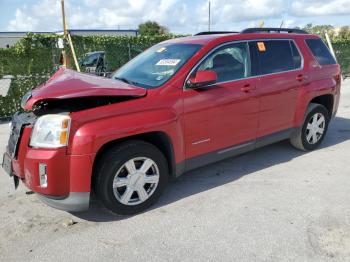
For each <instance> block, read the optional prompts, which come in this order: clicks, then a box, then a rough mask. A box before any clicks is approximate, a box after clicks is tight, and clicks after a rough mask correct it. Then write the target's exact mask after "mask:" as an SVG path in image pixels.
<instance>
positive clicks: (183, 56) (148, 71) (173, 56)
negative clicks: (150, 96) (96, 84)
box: [112, 43, 202, 89]
mask: <svg viewBox="0 0 350 262" xmlns="http://www.w3.org/2000/svg"><path fill="white" fill-rule="evenodd" d="M201 47H202V46H201V45H198V44H166V43H165V44H159V45H156V46H154V47H152V48H150V49H148V50H146V51H145V52H143V53H141V54H140V55H139V56H137V57H136V58H134V59H133V60H131V61H130V62H128V63H127V64H126V65H124V66H123V67H122V68H120V69H119V70H118V71H117V72H116V73H115V74H114V75H113V76H112V78H114V79H119V80H121V81H124V82H127V83H130V84H133V85H137V86H140V87H143V88H148V89H151V88H155V87H158V86H161V85H163V84H164V83H165V82H166V81H168V80H169V79H170V78H171V77H172V76H173V75H174V74H175V73H176V72H177V71H178V70H179V69H180V68H181V67H182V66H183V65H184V64H185V63H186V62H187V61H188V60H189V59H190V58H191V57H192V56H193V55H194V54H195V53H196V52H197V51H198V50H199V49H200V48H201Z"/></svg>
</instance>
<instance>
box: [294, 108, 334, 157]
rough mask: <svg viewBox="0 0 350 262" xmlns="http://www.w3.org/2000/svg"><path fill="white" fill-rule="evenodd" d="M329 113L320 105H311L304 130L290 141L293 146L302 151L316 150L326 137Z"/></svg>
mask: <svg viewBox="0 0 350 262" xmlns="http://www.w3.org/2000/svg"><path fill="white" fill-rule="evenodd" d="M328 124H329V112H328V110H327V109H326V108H325V107H324V106H323V105H319V104H310V106H309V108H308V111H307V113H306V117H305V120H304V124H303V126H302V128H301V129H300V130H299V131H298V132H297V133H296V134H295V135H294V136H293V137H292V138H291V139H290V142H291V144H292V145H293V146H294V147H296V148H298V149H301V150H304V151H310V150H314V149H316V148H317V147H318V146H319V145H320V144H321V142H322V140H323V138H324V137H325V135H326V132H327V129H328Z"/></svg>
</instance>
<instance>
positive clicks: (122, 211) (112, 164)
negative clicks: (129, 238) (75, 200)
mask: <svg viewBox="0 0 350 262" xmlns="http://www.w3.org/2000/svg"><path fill="white" fill-rule="evenodd" d="M140 157H145V158H149V159H151V160H153V161H154V163H155V164H156V165H157V168H158V170H159V181H158V185H157V186H156V188H155V190H154V191H153V193H152V194H151V195H150V196H149V198H148V199H147V200H145V201H144V202H142V203H140V204H137V205H126V204H123V203H121V202H120V201H119V200H118V199H117V197H116V195H115V191H114V190H113V180H114V178H115V176H116V174H117V172H118V170H120V169H121V168H122V167H123V166H124V164H125V163H126V162H127V161H129V160H130V159H134V158H140ZM98 161H99V162H98V164H97V168H96V170H95V174H94V181H93V187H94V191H95V192H96V195H97V197H98V199H99V200H101V202H102V203H103V205H104V206H105V207H106V208H107V209H109V210H111V211H112V212H114V213H116V214H119V215H132V214H136V213H139V212H142V211H144V210H145V209H147V208H148V207H149V206H151V205H152V204H154V203H155V202H156V201H157V200H158V198H159V196H160V195H161V193H162V191H163V190H164V188H165V187H166V185H167V183H168V178H169V171H168V163H167V160H166V158H165V157H164V155H163V153H162V152H161V151H160V150H159V149H158V148H157V147H155V146H153V145H152V144H150V143H147V142H144V141H138V140H133V141H129V142H124V143H121V144H119V145H117V146H114V147H113V148H111V149H110V150H108V151H107V152H105V153H104V154H103V155H102V156H101V158H100V159H99V160H98ZM140 199H141V198H140Z"/></svg>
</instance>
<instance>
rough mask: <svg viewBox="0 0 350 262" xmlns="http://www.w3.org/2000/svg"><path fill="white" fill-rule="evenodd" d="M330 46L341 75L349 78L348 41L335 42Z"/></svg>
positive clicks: (349, 45) (349, 48) (349, 56)
mask: <svg viewBox="0 0 350 262" xmlns="http://www.w3.org/2000/svg"><path fill="white" fill-rule="evenodd" d="M332 45H333V48H334V52H335V56H336V58H337V60H338V63H339V64H340V68H341V70H342V74H343V75H344V76H350V40H342V41H335V42H334V43H333V44H332Z"/></svg>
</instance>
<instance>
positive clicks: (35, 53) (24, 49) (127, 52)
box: [0, 34, 175, 119]
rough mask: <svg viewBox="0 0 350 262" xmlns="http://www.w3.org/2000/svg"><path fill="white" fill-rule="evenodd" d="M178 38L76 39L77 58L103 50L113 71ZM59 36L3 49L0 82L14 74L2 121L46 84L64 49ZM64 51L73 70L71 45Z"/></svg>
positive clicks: (1, 104) (31, 38) (2, 102)
mask: <svg viewBox="0 0 350 262" xmlns="http://www.w3.org/2000/svg"><path fill="white" fill-rule="evenodd" d="M174 37H175V35H159V36H139V37H129V36H87V37H82V36H73V37H72V38H73V43H74V47H75V51H76V54H77V57H81V56H82V55H84V54H85V53H87V52H91V51H98V50H104V51H105V52H106V60H107V64H108V68H107V70H109V71H114V70H116V69H117V68H119V67H120V66H122V65H123V64H125V63H126V62H127V61H129V60H130V58H133V57H134V56H136V55H138V54H139V53H141V52H142V51H144V50H145V49H147V48H149V47H151V46H153V45H154V44H157V43H159V42H161V41H164V40H167V39H171V38H174ZM57 39H58V36H57V35H54V34H50V35H34V34H29V35H28V36H27V37H26V38H24V39H22V40H21V41H19V42H18V43H17V44H16V45H15V46H13V47H11V48H7V49H1V48H0V79H1V78H2V77H3V76H4V75H12V76H13V77H14V78H13V79H12V82H11V86H10V89H9V92H8V95H7V96H6V97H1V96H0V119H1V118H7V117H9V116H11V115H13V113H15V112H16V111H18V110H19V109H20V100H21V97H22V96H23V95H24V94H25V93H26V92H27V91H28V90H30V89H31V88H33V87H36V86H38V85H40V84H41V83H43V82H45V81H46V80H47V79H48V77H49V76H50V75H51V74H52V73H53V72H54V70H55V68H57V66H58V65H59V58H60V54H61V50H60V49H59V48H58V47H57ZM64 48H65V50H66V52H67V54H68V57H69V65H68V66H69V67H71V68H74V63H73V59H72V56H71V53H70V48H69V46H68V44H67V43H66V42H65V43H64Z"/></svg>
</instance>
